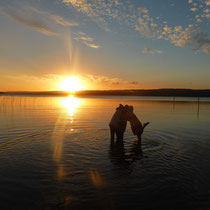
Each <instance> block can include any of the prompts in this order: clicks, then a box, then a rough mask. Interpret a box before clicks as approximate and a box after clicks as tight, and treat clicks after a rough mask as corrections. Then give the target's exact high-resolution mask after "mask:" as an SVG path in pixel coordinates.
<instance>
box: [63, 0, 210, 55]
mask: <svg viewBox="0 0 210 210" xmlns="http://www.w3.org/2000/svg"><path fill="white" fill-rule="evenodd" d="M62 2H63V3H64V4H66V5H68V6H70V7H72V8H74V9H76V10H77V11H78V12H80V13H83V14H85V15H87V16H88V17H90V18H91V19H92V20H93V21H95V22H96V23H97V24H98V25H99V26H100V27H102V28H104V30H105V31H110V23H111V22H113V21H110V20H117V21H119V22H120V23H121V22H122V21H124V22H123V23H124V24H127V25H128V26H129V27H132V28H133V29H134V30H135V31H137V32H139V33H140V34H141V36H143V37H146V38H149V39H153V40H154V39H163V40H166V41H169V42H171V43H172V44H174V45H175V46H178V47H188V48H190V49H192V47H189V46H192V45H193V44H195V41H194V42H193V37H194V35H195V34H196V32H198V30H200V29H198V28H199V24H200V23H201V22H202V24H206V23H205V20H206V19H209V18H210V14H209V10H208V9H207V8H206V6H209V5H210V0H199V1H195V0H188V3H189V4H191V5H190V6H191V8H190V10H191V11H192V13H191V14H190V16H191V17H192V20H190V22H189V23H188V24H189V25H188V26H185V25H184V24H183V25H177V26H176V25H175V26H174V25H173V26H171V25H170V24H168V22H167V21H163V20H162V21H161V17H151V15H150V11H149V10H148V9H147V8H145V7H141V8H137V7H135V5H134V4H133V3H132V1H117V2H116V1H115V0H100V1H96V0H62ZM119 2H120V3H119ZM119 5H120V7H119ZM200 8H203V9H200ZM186 12H188V11H186ZM194 14H195V15H194ZM161 22H162V23H161ZM195 28H197V29H196V30H195ZM84 37H85V36H84ZM80 40H82V39H81V38H80ZM83 41H84V44H86V45H87V44H88V45H91V43H89V41H88V40H83ZM85 42H86V43H85ZM146 49H147V48H146ZM146 49H145V50H144V52H146V53H158V51H157V52H156V51H152V49H151V50H149V49H147V50H146ZM199 49H200V50H203V51H204V52H205V53H206V52H208V48H207V47H206V46H205V47H204V46H203V47H200V48H199ZM204 49H205V50H204Z"/></svg>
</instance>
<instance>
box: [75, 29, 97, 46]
mask: <svg viewBox="0 0 210 210" xmlns="http://www.w3.org/2000/svg"><path fill="white" fill-rule="evenodd" d="M74 35H75V37H74V40H77V41H81V42H82V43H83V44H85V45H86V46H88V47H91V48H95V49H98V48H100V47H101V46H100V45H98V44H95V43H94V39H93V38H92V37H89V36H87V35H86V33H83V32H78V33H74Z"/></svg>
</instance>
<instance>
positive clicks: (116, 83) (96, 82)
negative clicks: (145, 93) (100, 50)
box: [83, 74, 140, 89]
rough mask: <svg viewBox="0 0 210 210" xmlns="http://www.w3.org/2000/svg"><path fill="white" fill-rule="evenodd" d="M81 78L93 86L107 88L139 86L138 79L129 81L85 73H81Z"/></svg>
mask: <svg viewBox="0 0 210 210" xmlns="http://www.w3.org/2000/svg"><path fill="white" fill-rule="evenodd" d="M83 80H85V81H86V82H87V83H89V84H92V85H93V86H96V87H97V86H98V87H108V88H107V89H122V88H139V87H140V84H139V82H138V81H129V80H124V79H120V78H117V77H108V76H99V75H92V74H87V75H83Z"/></svg>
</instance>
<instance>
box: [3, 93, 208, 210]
mask: <svg viewBox="0 0 210 210" xmlns="http://www.w3.org/2000/svg"><path fill="white" fill-rule="evenodd" d="M120 103H121V104H123V105H125V104H129V105H133V106H134V112H135V113H136V115H137V116H138V117H139V119H140V120H141V121H142V122H147V121H149V122H150V125H149V126H147V127H146V129H145V132H144V133H143V136H142V145H141V146H139V145H137V144H136V137H135V136H133V135H132V132H131V129H130V125H129V123H128V124H127V129H126V133H125V138H124V145H122V146H116V145H115V146H112V147H110V133H109V127H108V123H109V121H110V119H111V117H112V115H113V113H114V112H115V108H116V107H117V106H118V105H119V104H120ZM209 134H210V100H209V99H201V100H200V103H198V102H197V99H196V98H175V100H174V99H173V98H169V97H168V98H161V97H86V98H75V97H72V96H69V97H31V96H0V186H1V190H0V209H24V210H25V209H75V210H80V209H99V210H100V209H109V210H112V209H116V210H118V209H158V208H160V209H181V208H183V209H210V135H209Z"/></svg>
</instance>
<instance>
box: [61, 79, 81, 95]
mask: <svg viewBox="0 0 210 210" xmlns="http://www.w3.org/2000/svg"><path fill="white" fill-rule="evenodd" d="M60 90H63V91H68V92H74V91H78V90H84V85H83V84H82V82H81V80H80V79H79V78H78V77H76V76H71V77H66V78H65V79H64V80H63V81H62V82H61V85H60Z"/></svg>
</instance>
